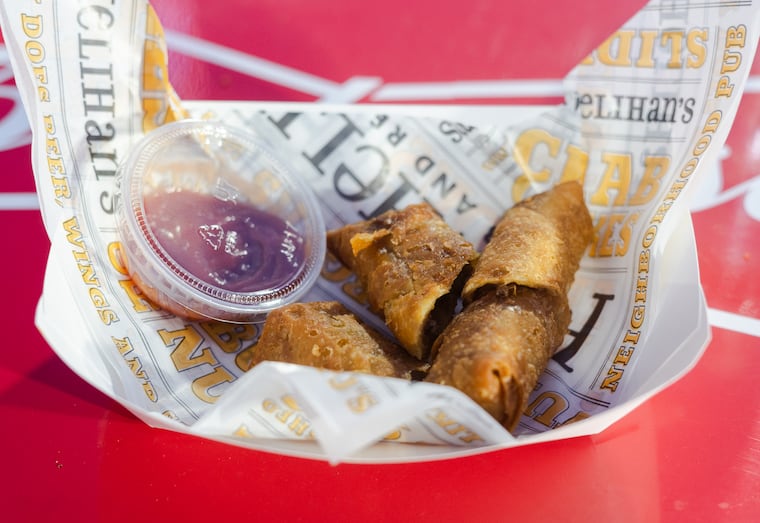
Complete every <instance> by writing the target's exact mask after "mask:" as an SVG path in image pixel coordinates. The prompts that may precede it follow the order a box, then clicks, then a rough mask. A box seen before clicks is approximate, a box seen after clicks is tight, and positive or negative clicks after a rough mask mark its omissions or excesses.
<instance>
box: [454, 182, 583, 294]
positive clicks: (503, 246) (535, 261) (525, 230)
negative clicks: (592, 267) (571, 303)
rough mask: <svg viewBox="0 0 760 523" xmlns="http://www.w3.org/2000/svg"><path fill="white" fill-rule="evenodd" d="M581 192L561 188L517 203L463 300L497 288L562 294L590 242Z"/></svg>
mask: <svg viewBox="0 0 760 523" xmlns="http://www.w3.org/2000/svg"><path fill="white" fill-rule="evenodd" d="M593 233H594V231H593V225H592V222H591V215H590V214H589V211H588V208H587V207H586V203H585V201H584V199H583V189H582V187H581V185H580V184H579V183H578V182H575V181H573V182H565V183H562V184H559V185H556V186H555V187H553V188H552V189H550V190H548V191H546V192H543V193H539V194H537V195H535V196H532V197H530V198H528V199H526V200H523V201H521V202H519V203H517V204H516V205H515V206H514V207H512V208H510V209H508V210H507V211H506V212H505V213H504V215H503V216H502V218H501V219H500V220H499V222H498V223H497V224H496V227H495V228H494V231H493V233H492V235H491V239H490V240H489V242H488V244H487V245H486V247H485V249H484V250H483V253H482V254H481V256H480V258H479V259H478V262H477V265H476V267H475V270H474V272H473V274H472V276H471V277H470V278H469V279H468V280H467V283H465V286H464V289H463V290H462V297H463V298H464V300H465V301H466V302H471V301H473V300H474V299H475V298H476V297H477V296H478V294H479V293H480V292H486V291H487V290H488V289H489V288H493V287H498V286H500V285H510V284H516V285H523V286H526V287H532V288H541V289H547V290H549V291H551V292H553V293H555V294H566V293H567V292H568V290H569V289H570V286H571V285H572V283H573V280H574V279H575V273H576V272H577V271H578V267H579V265H580V260H581V258H582V257H583V253H584V252H585V251H586V248H587V247H588V245H589V243H590V242H591V239H592V236H593Z"/></svg>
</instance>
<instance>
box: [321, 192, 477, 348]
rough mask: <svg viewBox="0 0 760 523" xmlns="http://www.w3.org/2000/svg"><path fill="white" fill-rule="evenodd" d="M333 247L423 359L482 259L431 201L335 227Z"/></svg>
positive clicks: (372, 301)
mask: <svg viewBox="0 0 760 523" xmlns="http://www.w3.org/2000/svg"><path fill="white" fill-rule="evenodd" d="M327 248H328V249H329V250H330V252H332V254H333V255H335V257H336V258H338V259H339V260H340V261H341V262H342V263H343V264H344V265H345V266H346V267H348V268H349V269H351V270H352V271H353V272H354V273H355V274H356V275H357V277H358V279H359V281H360V283H361V284H362V286H363V287H364V290H365V291H366V293H367V297H368V300H369V304H370V307H371V308H372V310H374V311H375V312H376V313H378V314H379V315H381V316H382V318H383V319H384V320H385V323H386V325H388V328H389V329H390V331H391V332H392V333H393V334H394V335H395V336H396V339H397V340H398V341H399V343H400V344H401V346H402V347H404V348H405V349H406V350H407V351H408V352H409V353H410V354H411V355H412V356H414V357H416V358H418V359H420V360H426V359H427V358H428V356H429V353H430V347H431V346H432V343H433V341H434V340H435V339H436V337H437V336H438V334H439V333H440V332H441V331H442V330H443V328H444V327H445V326H446V325H447V324H448V323H449V321H451V318H452V317H453V314H454V310H455V307H456V305H457V301H458V299H459V292H460V291H461V288H462V284H463V282H464V279H465V278H466V277H467V276H469V274H470V269H471V266H470V264H471V263H472V262H473V261H474V260H475V259H476V258H477V252H476V251H475V248H474V247H473V246H472V245H471V244H470V243H469V242H467V241H466V240H465V239H464V238H463V237H462V236H461V235H460V234H459V233H458V232H456V231H454V230H453V229H452V228H451V227H449V225H448V224H446V223H445V222H444V221H443V220H442V219H441V217H440V216H439V215H438V214H437V213H436V212H435V210H433V208H432V207H431V206H430V205H428V204H426V203H421V204H415V205H410V206H409V207H406V208H405V209H403V210H400V211H397V210H391V211H387V212H385V213H383V214H381V215H379V216H377V217H375V218H372V219H370V220H367V221H363V222H358V223H355V224H350V225H346V226H345V227H342V228H340V229H336V230H333V231H329V232H328V233H327Z"/></svg>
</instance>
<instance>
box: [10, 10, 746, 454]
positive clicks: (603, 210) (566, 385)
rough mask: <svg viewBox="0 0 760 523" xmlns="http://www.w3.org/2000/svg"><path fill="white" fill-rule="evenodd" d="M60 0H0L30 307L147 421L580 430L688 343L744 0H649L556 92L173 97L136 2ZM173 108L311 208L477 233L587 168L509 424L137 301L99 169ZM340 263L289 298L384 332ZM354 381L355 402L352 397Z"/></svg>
mask: <svg viewBox="0 0 760 523" xmlns="http://www.w3.org/2000/svg"><path fill="white" fill-rule="evenodd" d="M64 4H65V2H62V1H50V2H44V3H39V4H37V3H30V2H23V1H16V0H8V1H5V2H3V4H2V6H1V7H0V15H1V19H0V21H1V22H2V30H3V36H4V39H5V42H6V45H7V47H8V50H9V54H10V58H11V63H12V66H13V69H14V73H15V77H16V83H17V86H18V88H19V91H20V93H21V96H22V100H23V102H24V107H25V110H26V112H27V116H28V119H29V122H30V125H31V129H32V132H33V146H32V165H33V169H34V173H35V180H36V182H37V190H38V194H39V199H40V207H41V212H42V216H43V219H44V223H45V226H46V230H47V232H48V234H49V237H50V241H51V250H50V256H49V260H48V264H47V270H46V274H45V281H44V290H43V295H42V297H41V299H40V302H39V307H38V310H37V315H36V323H37V325H38V327H39V329H40V330H41V332H42V333H43V334H44V336H45V337H46V339H47V340H48V342H49V343H50V345H51V347H52V348H53V349H54V350H55V352H56V353H57V354H58V355H59V356H60V358H61V359H62V360H63V361H64V362H65V363H66V364H67V365H68V366H70V367H71V368H72V369H73V370H74V371H75V372H76V373H77V374H78V375H80V376H81V377H82V378H83V379H85V380H86V381H88V382H89V383H91V384H92V385H93V386H94V387H96V388H97V389H99V390H100V391H102V392H103V393H104V394H106V395H108V396H109V397H111V398H114V399H115V400H116V401H118V402H119V403H120V404H122V405H124V406H125V407H126V408H128V409H129V410H130V411H131V412H133V413H134V414H135V415H136V416H137V417H139V418H140V419H142V420H144V421H145V422H146V423H147V424H149V425H151V426H154V427H161V428H165V429H169V430H175V431H181V432H186V433H190V434H194V435H196V436H199V437H205V438H209V439H214V440H219V441H224V442H226V443H229V444H233V445H238V446H243V447H248V448H252V449H259V450H265V451H269V452H278V453H283V454H289V455H296V456H304V457H313V458H318V459H328V460H330V461H332V462H338V461H352V462H367V463H381V462H406V461H416V460H429V459H439V458H452V457H457V456H466V455H471V454H475V453H482V452H491V451H494V450H496V449H504V448H509V447H514V446H519V445H526V444H532V443H538V442H544V441H551V440H557V439H562V438H569V437H574V436H581V435H588V434H594V433H598V432H599V431H602V430H604V429H605V428H606V427H608V426H609V425H610V424H612V423H614V422H615V421H616V420H619V419H620V418H622V417H623V416H625V415H626V414H627V413H628V412H630V411H631V410H632V409H634V408H635V407H636V406H637V405H639V404H641V403H642V402H643V401H646V400H647V399H648V398H650V397H651V396H653V395H654V394H657V393H658V392H659V391H660V390H662V389H663V388H665V387H667V386H668V385H669V384H671V383H673V382H674V381H676V380H677V379H679V378H680V377H682V376H683V375H684V374H685V373H687V372H688V371H689V370H690V369H691V368H692V366H693V365H694V364H695V363H696V362H697V361H698V359H699V357H700V355H701V354H702V352H703V350H704V348H705V347H706V345H707V343H708V341H709V337H710V333H709V327H708V323H707V320H706V307H705V301H704V297H703V295H702V292H701V288H700V284H699V270H698V266H697V257H696V250H695V242H694V236H693V232H692V228H691V220H690V216H689V213H688V210H687V208H686V205H685V204H684V199H685V196H684V195H685V194H686V193H687V192H688V189H689V187H690V186H691V185H693V184H694V182H693V179H694V178H697V177H699V176H701V175H702V174H701V173H702V172H704V171H706V170H708V169H709V168H710V165H711V162H713V161H714V160H715V158H716V157H717V154H718V152H719V151H720V148H721V146H722V144H723V143H724V141H725V139H726V136H727V134H728V132H729V130H730V128H731V124H732V121H733V118H734V115H735V113H736V110H737V106H738V104H739V101H740V99H741V95H742V91H743V87H744V84H745V82H746V80H747V77H748V74H749V68H750V65H751V63H752V60H753V56H754V53H755V51H756V46H757V41H758V34H759V31H760V25H759V24H760V6H758V5H753V4H751V3H749V2H747V3H744V2H735V3H732V4H731V6H728V5H724V6H720V5H718V4H715V5H713V4H705V3H703V2H679V3H677V4H674V3H672V2H660V1H657V0H655V1H652V2H650V3H649V4H647V5H646V6H645V7H644V8H643V9H642V10H641V11H640V12H638V13H637V14H636V15H634V16H633V17H632V18H631V19H630V20H629V21H628V22H627V23H626V24H625V25H624V26H623V27H622V28H621V29H620V30H619V31H618V32H616V33H614V34H613V35H610V38H609V39H608V40H607V41H605V42H602V43H600V46H599V47H598V48H597V49H596V50H594V51H593V52H591V53H590V54H589V56H588V58H587V59H585V60H584V61H582V62H581V63H579V64H578V66H577V67H576V68H575V69H573V71H571V73H570V74H569V75H568V76H567V77H566V78H565V81H564V86H565V92H566V96H565V103H564V104H562V105H558V106H556V107H511V106H500V107H459V106H426V107H415V106H404V107H393V106H372V105H351V106H334V105H333V106H330V105H317V104H285V103H256V102H253V101H251V102H204V101H192V102H191V101H181V100H179V99H178V98H177V96H176V94H175V93H174V91H173V90H172V88H171V84H170V82H169V78H168V68H167V63H166V59H167V50H166V46H165V43H164V38H163V32H162V29H161V25H160V21H159V20H158V18H157V16H156V14H155V12H154V11H153V10H152V8H151V6H150V5H149V3H147V2H145V1H144V0H131V1H120V2H114V3H113V5H112V6H109V7H103V6H101V5H100V4H98V5H95V3H93V5H88V4H87V3H86V2H85V3H80V4H78V6H77V7H75V8H71V7H70V6H68V5H64ZM82 46H84V47H82ZM191 116H192V117H195V118H203V119H209V120H218V121H223V122H225V123H226V124H228V125H233V126H236V127H240V128H244V129H246V130H247V131H249V132H252V133H255V134H257V135H259V136H260V137H262V139H265V140H267V142H268V143H269V144H270V146H271V147H272V148H273V149H274V150H276V151H278V152H279V153H280V154H281V155H282V156H283V157H285V158H288V159H289V161H290V162H291V165H292V166H293V167H294V168H295V170H296V171H297V172H298V173H299V174H300V175H301V176H303V177H304V178H305V179H306V180H307V181H308V182H309V184H310V185H311V187H312V188H313V189H314V191H315V193H316V195H317V197H318V199H319V201H320V204H321V206H322V210H323V212H324V217H325V221H326V225H327V226H328V228H333V227H337V226H340V225H341V224H344V223H349V222H353V221H357V220H358V219H359V217H360V216H367V215H373V214H377V213H378V212H379V211H380V210H382V209H386V208H391V207H401V206H403V205H408V204H410V203H414V202H417V201H421V200H423V199H424V200H426V201H428V202H430V203H431V204H432V205H433V206H434V207H435V209H436V210H437V211H438V212H439V213H440V214H441V216H443V217H444V218H445V219H446V221H447V222H448V223H450V224H451V225H452V227H454V228H455V229H456V230H458V231H461V232H462V233H463V234H464V235H465V237H466V238H467V239H468V240H469V241H471V242H472V243H473V244H474V245H476V246H477V247H478V248H482V246H483V244H484V241H485V240H484V238H485V237H486V235H487V233H488V231H489V229H490V227H491V226H492V225H493V224H494V223H495V221H496V220H497V219H498V217H499V216H500V215H501V214H502V213H503V212H504V210H505V209H507V208H509V207H510V206H512V205H513V204H514V203H516V202H517V201H519V200H521V199H522V198H524V197H526V196H528V195H530V194H534V193H537V192H541V191H543V190H545V189H548V188H550V187H551V186H552V185H554V184H556V183H558V182H560V181H562V180H565V179H576V180H579V181H581V182H582V183H583V187H584V194H585V197H586V202H587V204H588V206H589V208H590V210H591V213H592V216H593V219H594V228H595V239H594V241H593V243H592V245H591V246H590V248H589V251H588V253H587V255H586V256H585V258H584V259H583V261H582V264H581V269H580V270H579V272H578V274H577V275H576V280H575V283H574V284H573V287H572V289H571V291H570V302H571V306H572V309H573V319H572V323H571V326H570V332H568V334H567V336H566V340H565V343H564V344H563V346H562V347H561V348H560V349H559V350H558V351H557V353H556V354H555V356H554V358H553V359H552V360H550V362H549V365H548V367H547V369H546V371H545V372H544V374H543V375H542V376H541V378H540V379H539V383H538V385H537V387H536V388H535V390H534V391H533V393H532V395H531V397H530V399H529V401H528V406H527V408H526V410H525V411H524V413H523V416H522V420H521V422H520V425H519V427H518V428H517V430H515V431H514V433H513V434H510V433H509V432H507V431H506V430H505V429H504V428H503V427H501V425H499V424H498V423H497V422H495V420H493V419H492V418H491V417H490V416H489V415H488V414H486V413H485V411H483V410H482V409H480V407H478V406H477V405H476V404H475V403H474V402H473V401H472V400H470V399H469V398H468V397H466V396H465V395H464V394H462V393H460V392H458V391H456V390H454V389H452V388H449V387H444V386H441V385H436V384H431V383H410V382H407V381H404V380H399V379H392V378H380V377H376V376H370V375H358V374H352V373H333V372H327V371H320V370H317V369H313V368H309V367H301V366H296V365H289V364H277V363H263V364H260V365H258V366H256V367H254V368H252V369H250V370H248V371H244V369H243V366H242V365H241V364H240V361H239V358H238V357H239V355H240V354H242V353H243V352H244V351H245V350H246V349H249V348H250V347H251V346H252V345H253V344H254V343H255V340H256V337H257V336H258V334H259V332H260V325H256V324H247V325H240V324H225V323H220V322H212V321H209V322H202V321H188V320H187V319H184V318H180V317H176V316H174V315H172V314H170V313H168V312H167V311H165V310H161V309H159V308H156V307H155V306H154V305H153V304H151V303H150V302H148V301H146V300H145V299H143V298H142V297H141V296H140V295H139V292H137V291H136V290H135V287H134V284H133V282H132V281H131V280H130V279H129V277H128V276H127V274H126V271H125V269H124V267H123V264H121V263H120V261H119V260H120V258H119V255H118V253H119V248H120V247H121V245H120V241H119V236H118V233H117V230H116V225H115V218H114V209H113V204H114V197H115V193H116V191H117V187H116V180H115V178H116V171H117V168H118V166H119V163H120V162H121V161H123V159H124V158H125V157H126V155H127V153H128V152H129V150H130V148H131V147H133V146H134V144H135V143H136V142H137V141H138V140H139V138H140V137H142V136H143V135H144V134H145V133H147V132H148V131H150V130H152V129H154V128H156V127H158V126H160V125H162V124H164V123H166V122H169V121H172V120H176V119H181V118H186V117H191ZM352 283H353V280H352V276H351V275H350V274H348V275H347V274H343V273H342V272H341V271H339V270H337V269H336V266H335V262H334V260H332V261H331V260H329V259H328V261H327V262H326V264H325V267H324V269H323V272H322V277H321V278H320V279H319V281H318V283H317V284H316V286H315V287H314V288H313V290H312V291H310V294H309V295H308V296H307V298H306V299H307V300H326V299H331V300H339V301H341V302H342V303H344V304H345V305H346V306H347V307H349V308H350V309H351V310H352V311H353V312H355V313H356V314H357V315H359V316H360V317H361V318H363V319H364V320H365V321H367V322H368V323H370V324H372V325H376V326H377V327H378V328H380V329H382V328H383V325H382V322H380V320H379V319H378V318H377V317H376V316H375V315H374V314H372V313H371V312H369V311H368V308H367V306H366V304H365V303H364V302H363V301H362V300H361V299H358V298H357V295H356V293H353V292H351V290H350V289H351V288H352ZM357 398H363V399H369V400H370V401H368V402H366V405H368V406H369V407H368V408H364V409H355V408H353V409H352V408H351V407H350V406H351V405H355V403H352V400H355V399H357Z"/></svg>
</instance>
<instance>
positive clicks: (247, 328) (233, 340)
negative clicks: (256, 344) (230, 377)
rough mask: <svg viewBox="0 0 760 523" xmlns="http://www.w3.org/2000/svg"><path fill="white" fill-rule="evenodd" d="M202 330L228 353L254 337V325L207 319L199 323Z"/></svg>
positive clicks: (255, 333) (255, 329) (255, 331)
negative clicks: (207, 320)
mask: <svg viewBox="0 0 760 523" xmlns="http://www.w3.org/2000/svg"><path fill="white" fill-rule="evenodd" d="M200 326H201V328H202V329H203V331H204V332H205V333H206V334H208V336H209V337H210V338H211V339H212V340H213V341H214V342H215V343H216V344H217V345H219V347H220V348H221V349H222V350H223V351H224V352H226V353H228V354H234V353H235V352H237V351H239V350H240V349H242V348H243V346H244V344H245V342H247V341H253V340H255V339H256V335H257V334H258V329H257V328H256V326H255V325H250V324H237V323H223V322H219V321H209V322H204V323H201V324H200Z"/></svg>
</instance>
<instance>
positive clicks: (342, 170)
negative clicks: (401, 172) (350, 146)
mask: <svg viewBox="0 0 760 523" xmlns="http://www.w3.org/2000/svg"><path fill="white" fill-rule="evenodd" d="M363 151H370V152H374V153H376V154H377V155H378V156H379V157H380V161H381V164H380V169H379V170H378V172H377V174H376V175H375V176H373V177H372V179H371V180H370V182H369V183H368V184H364V183H363V182H362V180H361V179H360V178H359V177H358V176H356V174H354V172H353V171H352V170H351V169H349V168H348V167H347V166H346V164H345V163H341V164H340V165H339V166H338V168H337V169H335V175H334V176H333V186H334V187H335V192H337V193H338V194H339V195H340V196H341V197H342V198H344V199H346V200H348V201H352V202H355V201H359V200H365V199H367V198H369V197H370V196H374V195H375V194H377V192H378V191H379V190H380V189H381V188H382V186H383V185H384V184H385V182H386V180H387V179H388V175H389V174H390V169H389V167H388V163H389V162H388V157H387V156H386V155H385V153H383V151H381V150H380V149H378V148H377V147H375V146H373V145H362V146H360V147H357V148H356V152H363ZM347 186H354V187H357V186H358V188H359V189H358V190H356V191H354V192H349V191H348V190H347Z"/></svg>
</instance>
